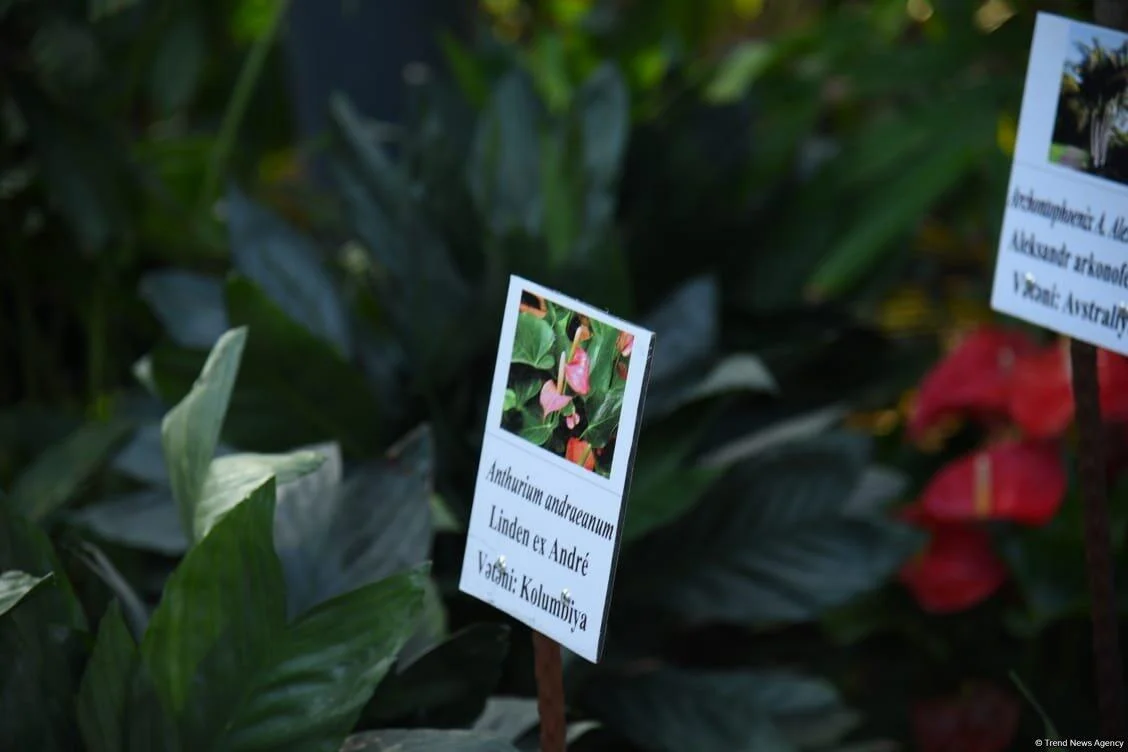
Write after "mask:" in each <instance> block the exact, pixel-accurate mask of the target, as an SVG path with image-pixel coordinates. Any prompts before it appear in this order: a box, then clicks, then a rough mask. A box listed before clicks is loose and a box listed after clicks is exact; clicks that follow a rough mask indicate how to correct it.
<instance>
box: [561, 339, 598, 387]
mask: <svg viewBox="0 0 1128 752" xmlns="http://www.w3.org/2000/svg"><path fill="white" fill-rule="evenodd" d="M590 376H591V360H589V359H588V354H587V351H586V350H584V348H582V347H578V346H576V347H573V348H572V357H571V359H569V360H568V364H567V365H566V366H564V378H565V380H567V382H568V386H570V387H572V391H574V392H575V393H576V394H587V393H588V390H589V389H591V385H590V383H589V382H588V379H589V377H590Z"/></svg>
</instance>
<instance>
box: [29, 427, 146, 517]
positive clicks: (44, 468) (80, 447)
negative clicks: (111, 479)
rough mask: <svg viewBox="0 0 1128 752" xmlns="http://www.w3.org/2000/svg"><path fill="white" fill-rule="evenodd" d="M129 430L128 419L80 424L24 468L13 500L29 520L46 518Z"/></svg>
mask: <svg viewBox="0 0 1128 752" xmlns="http://www.w3.org/2000/svg"><path fill="white" fill-rule="evenodd" d="M128 430H129V424H128V423H127V422H124V421H112V422H109V423H87V424H86V425H84V426H82V427H80V428H79V429H78V430H76V431H75V432H74V433H72V434H70V435H69V436H67V438H66V439H64V440H63V441H61V442H60V443H58V444H56V445H55V446H53V447H51V448H50V449H48V450H47V451H45V452H44V453H43V454H41V455H39V456H38V457H37V458H36V459H35V461H34V462H33V463H32V464H31V466H30V467H29V468H27V469H26V470H24V472H23V473H22V474H21V475H20V476H19V478H17V479H16V482H15V483H14V484H13V485H12V489H11V499H10V502H9V503H10V504H11V505H12V507H13V508H14V509H16V510H17V511H19V512H21V513H22V514H24V515H26V516H27V517H28V518H29V519H32V520H36V521H38V520H43V519H45V518H46V517H48V516H49V515H51V514H52V513H54V512H56V511H58V510H59V509H60V508H62V507H63V506H64V505H65V504H66V503H67V502H69V501H71V500H72V499H73V497H74V495H75V494H76V493H77V492H78V490H79V489H80V488H81V487H82V484H83V483H84V482H85V481H86V480H87V479H88V478H89V477H90V476H91V475H92V474H93V473H94V472H95V471H96V470H97V469H98V468H99V467H101V465H102V464H103V463H104V462H105V461H106V460H107V459H108V458H109V455H110V452H111V451H113V449H114V447H115V446H116V445H117V443H118V441H120V440H121V439H123V438H124V437H125V435H126V433H127V432H128Z"/></svg>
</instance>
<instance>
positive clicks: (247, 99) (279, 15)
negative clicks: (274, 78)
mask: <svg viewBox="0 0 1128 752" xmlns="http://www.w3.org/2000/svg"><path fill="white" fill-rule="evenodd" d="M289 8H290V0H281V1H280V2H279V3H278V4H277V6H275V11H274V16H273V17H272V18H271V19H270V25H269V26H267V28H266V30H265V31H264V32H263V35H262V36H261V37H259V38H258V39H257V40H255V43H254V46H252V47H251V50H250V52H249V53H247V59H246V61H245V62H244V63H243V68H242V69H241V70H240V71H239V78H238V79H236V81H235V89H234V90H233V91H232V92H231V99H230V100H229V101H228V103H227V109H226V111H225V112H224V113H223V121H222V123H221V124H220V126H219V135H218V136H217V137H216V142H215V148H214V149H213V150H212V153H211V159H210V160H209V161H208V167H207V172H206V173H205V174H204V183H203V188H202V189H201V192H200V207H199V208H200V209H201V210H203V209H205V208H207V206H208V204H210V203H211V202H212V201H214V200H215V199H216V196H217V193H218V189H219V180H220V176H221V175H222V173H223V172H224V170H226V169H227V163H228V161H229V160H230V158H231V152H232V151H233V150H234V148H235V139H236V137H237V136H238V134H239V126H240V125H241V124H242V122H243V117H244V116H245V115H246V113H247V107H248V106H249V105H250V103H251V96H252V95H253V94H254V91H255V85H256V84H257V83H258V81H259V78H261V76H262V71H263V68H265V66H266V59H267V57H268V56H269V54H270V50H271V47H273V45H274V40H275V38H276V37H277V36H278V29H279V28H280V27H281V25H282V19H283V18H285V16H286V12H287V11H288V10H289Z"/></svg>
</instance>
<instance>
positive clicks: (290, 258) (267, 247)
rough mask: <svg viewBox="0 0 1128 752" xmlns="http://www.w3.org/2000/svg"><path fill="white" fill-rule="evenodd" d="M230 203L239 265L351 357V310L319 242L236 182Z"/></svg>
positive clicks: (233, 243)
mask: <svg viewBox="0 0 1128 752" xmlns="http://www.w3.org/2000/svg"><path fill="white" fill-rule="evenodd" d="M226 208H227V225H228V228H229V229H230V232H231V254H232V260H233V261H234V264H235V268H236V269H237V270H238V271H239V272H240V273H241V274H243V275H244V276H246V277H247V278H248V279H250V280H251V281H252V282H254V283H255V284H256V285H257V286H258V287H259V289H261V290H262V291H263V292H264V293H266V295H267V296H268V297H269V298H270V299H271V300H272V301H274V303H275V305H277V306H278V307H279V308H280V309H281V310H282V312H283V313H284V314H286V316H288V317H289V318H290V319H292V320H293V321H296V322H297V323H299V324H301V325H302V326H304V327H305V328H306V329H307V330H308V331H309V332H310V333H311V334H313V335H315V336H316V337H318V338H319V339H321V340H323V341H325V342H328V343H329V344H331V345H332V346H333V347H334V348H335V349H336V350H337V351H338V352H339V353H341V355H342V356H344V357H345V358H351V357H352V351H353V348H352V338H351V336H350V333H349V321H348V314H347V313H346V311H345V307H344V302H343V298H342V297H341V295H340V293H339V292H338V290H337V286H336V285H335V284H334V282H333V279H332V278H331V277H330V276H329V274H328V272H327V271H326V269H325V264H324V262H323V261H322V259H321V257H320V253H319V251H318V249H317V247H316V246H315V245H314V244H313V243H312V242H311V241H310V240H309V239H308V238H306V237H304V236H302V235H301V234H300V233H298V232H297V231H296V230H294V229H293V228H292V227H290V226H289V225H287V224H286V223H285V222H284V221H283V220H282V219H281V218H280V217H278V216H276V215H275V214H274V213H273V212H271V211H269V210H267V209H266V208H265V207H262V206H259V205H258V204H256V203H254V202H253V201H251V200H250V199H249V198H247V196H246V195H244V194H243V192H242V191H240V190H239V189H237V188H235V187H231V188H229V189H228V191H227V203H226Z"/></svg>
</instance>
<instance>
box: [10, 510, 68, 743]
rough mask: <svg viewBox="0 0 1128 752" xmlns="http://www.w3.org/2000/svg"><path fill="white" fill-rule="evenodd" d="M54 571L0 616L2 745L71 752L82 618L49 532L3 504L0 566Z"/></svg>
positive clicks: (24, 570) (33, 570)
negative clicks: (75, 665)
mask: <svg viewBox="0 0 1128 752" xmlns="http://www.w3.org/2000/svg"><path fill="white" fill-rule="evenodd" d="M7 570H20V571H23V572H43V573H47V572H51V573H53V577H52V579H53V582H52V583H51V584H50V585H49V586H46V587H43V588H42V589H41V590H40V591H39V592H37V593H35V595H34V597H32V598H27V599H25V600H24V601H23V602H22V603H20V605H19V607H18V608H14V609H12V610H11V611H9V612H8V613H7V614H5V615H4V616H3V617H2V618H0V666H3V667H4V668H3V671H0V749H5V750H7V749H13V750H16V749H19V750H22V749H34V750H44V752H56V751H58V752H69V751H70V750H73V749H75V748H76V747H77V745H78V740H77V738H75V732H76V730H75V729H74V723H73V718H74V704H73V703H74V693H75V690H76V683H77V682H76V680H75V677H74V675H73V672H72V665H73V661H74V660H76V658H78V655H77V654H76V653H75V647H76V645H75V643H74V638H75V636H76V632H77V631H78V630H84V629H85V628H86V620H85V617H84V616H83V613H82V609H81V607H80V606H79V603H78V601H77V599H76V598H75V597H74V593H73V592H72V590H71V587H70V584H69V582H67V579H66V577H65V575H63V569H62V567H61V565H60V564H59V562H58V560H57V559H56V557H55V554H54V551H53V549H52V547H51V543H50V541H49V540H48V539H47V536H46V535H45V534H44V533H43V532H42V530H40V529H39V528H38V527H37V526H35V525H33V524H31V523H29V522H27V521H26V520H25V519H23V518H21V517H18V516H16V515H14V514H12V513H10V512H9V511H8V510H7V509H6V508H5V507H4V505H0V571H7Z"/></svg>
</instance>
